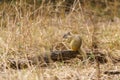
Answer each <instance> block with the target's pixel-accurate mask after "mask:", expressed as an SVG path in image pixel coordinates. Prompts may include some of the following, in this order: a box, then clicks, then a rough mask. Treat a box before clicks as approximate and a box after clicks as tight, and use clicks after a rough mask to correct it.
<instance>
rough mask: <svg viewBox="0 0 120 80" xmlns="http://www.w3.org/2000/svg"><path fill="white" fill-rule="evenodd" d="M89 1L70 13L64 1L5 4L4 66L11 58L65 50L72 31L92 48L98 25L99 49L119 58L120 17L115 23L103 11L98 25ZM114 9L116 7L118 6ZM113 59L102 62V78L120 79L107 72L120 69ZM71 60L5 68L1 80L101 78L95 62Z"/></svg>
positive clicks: (0, 17)
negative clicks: (64, 47) (41, 65)
mask: <svg viewBox="0 0 120 80" xmlns="http://www.w3.org/2000/svg"><path fill="white" fill-rule="evenodd" d="M115 1H116V0H115ZM88 4H89V3H87V2H86V5H84V6H85V8H86V9H83V6H82V5H81V4H80V3H79V2H78V0H76V2H75V3H74V4H73V6H72V8H71V9H70V11H69V12H66V11H65V9H66V8H65V7H63V5H62V0H61V1H59V2H57V3H56V4H55V5H56V7H54V6H53V4H50V3H47V4H44V3H42V4H41V5H36V4H34V3H33V4H29V3H25V2H23V1H22V0H20V2H19V1H18V2H17V1H15V2H14V1H13V2H11V3H6V2H5V3H1V4H0V57H1V58H0V65H2V66H5V65H7V64H6V62H7V59H8V58H14V59H16V60H17V59H18V58H20V57H26V56H33V55H37V54H41V53H44V52H50V51H52V50H58V49H59V50H61V49H62V46H59V44H60V43H61V42H63V43H64V44H65V45H66V46H68V47H69V45H68V43H67V42H65V41H64V39H63V35H64V34H66V33H68V32H71V33H73V34H77V35H80V36H81V37H82V39H83V48H84V49H86V50H87V49H92V33H93V31H94V30H93V27H94V25H96V26H99V27H100V29H99V35H98V36H97V38H98V40H99V49H100V50H102V51H103V52H104V53H105V54H106V55H108V56H109V55H111V56H112V58H119V57H120V35H119V34H120V20H119V18H116V17H115V18H113V20H114V21H113V22H112V20H109V19H110V18H107V19H106V15H104V14H102V15H103V16H104V17H102V18H98V17H99V16H98V17H97V16H96V17H95V18H94V19H100V20H97V21H98V23H97V24H95V23H96V22H95V23H94V22H92V21H91V19H90V16H89V15H91V16H93V14H91V13H90V14H89V11H90V10H89V9H88V8H90V7H89V5H88ZM92 8H94V7H92ZM108 8H109V6H108ZM108 8H103V9H108ZM87 9H88V10H87ZM111 9H112V8H111ZM114 9H115V10H116V7H114ZM91 10H92V9H91ZM95 10H96V12H97V13H101V12H99V10H98V9H95ZM97 10H98V11H97ZM101 11H103V10H101ZM90 12H91V11H90ZM114 14H115V13H114ZM107 16H108V15H107ZM110 16H111V15H110ZM114 16H115V15H114ZM102 20H103V21H102ZM93 21H94V20H93ZM56 47H57V48H58V49H57V48H56ZM112 58H109V60H110V61H109V62H108V63H106V64H101V65H100V69H101V74H100V76H101V80H120V75H112V76H111V75H110V76H108V75H105V74H103V73H104V71H106V70H120V63H116V64H114V63H112V62H111V59H112ZM69 62H70V63H63V62H54V63H52V65H50V66H47V67H39V66H37V65H36V66H29V67H28V68H27V69H23V70H13V69H11V68H8V69H6V68H5V67H3V68H2V69H1V70H0V80H97V75H96V72H97V71H96V64H95V63H94V62H93V63H91V62H90V63H89V62H87V63H85V64H84V63H83V62H82V61H81V60H79V59H77V58H75V59H72V60H71V61H69Z"/></svg>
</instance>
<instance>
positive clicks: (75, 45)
mask: <svg viewBox="0 0 120 80" xmlns="http://www.w3.org/2000/svg"><path fill="white" fill-rule="evenodd" d="M63 38H67V39H68V42H69V43H70V49H72V50H73V51H78V52H79V53H80V54H81V55H82V56H83V59H86V58H87V55H86V53H85V51H84V49H83V48H82V38H81V37H80V36H79V35H73V34H71V33H70V32H69V33H67V34H65V35H64V36H63Z"/></svg>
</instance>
